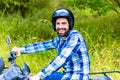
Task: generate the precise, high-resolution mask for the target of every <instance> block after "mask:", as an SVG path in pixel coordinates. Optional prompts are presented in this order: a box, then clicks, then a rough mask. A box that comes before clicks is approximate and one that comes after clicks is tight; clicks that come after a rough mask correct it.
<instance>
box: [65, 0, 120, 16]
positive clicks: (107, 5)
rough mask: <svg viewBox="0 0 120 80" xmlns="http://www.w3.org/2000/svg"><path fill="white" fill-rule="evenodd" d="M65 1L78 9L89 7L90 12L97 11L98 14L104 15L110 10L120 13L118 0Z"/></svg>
mask: <svg viewBox="0 0 120 80" xmlns="http://www.w3.org/2000/svg"><path fill="white" fill-rule="evenodd" d="M66 2H67V3H68V4H69V5H71V6H75V7H78V8H79V9H86V8H90V9H91V12H93V11H97V12H98V14H99V15H105V14H106V13H107V12H108V11H110V10H114V11H116V12H117V13H118V14H120V0H71V1H68V0H67V1H66Z"/></svg>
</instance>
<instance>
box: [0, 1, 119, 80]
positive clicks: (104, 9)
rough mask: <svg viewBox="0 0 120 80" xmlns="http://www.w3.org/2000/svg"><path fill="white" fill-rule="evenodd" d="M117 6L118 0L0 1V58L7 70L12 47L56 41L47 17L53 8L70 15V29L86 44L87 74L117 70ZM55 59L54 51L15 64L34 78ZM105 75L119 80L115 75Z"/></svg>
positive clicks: (38, 54) (40, 53)
mask: <svg viewBox="0 0 120 80" xmlns="http://www.w3.org/2000/svg"><path fill="white" fill-rule="evenodd" d="M119 4H120V1H119V0H54V1H53V0H46V1H44V0H0V52H1V53H0V56H1V57H3V59H4V60H5V64H6V65H7V66H9V65H10V63H9V62H8V61H7V58H8V56H9V52H10V50H11V49H12V48H13V47H14V46H18V47H23V46H25V45H27V44H31V43H35V42H38V41H46V40H49V39H52V38H54V37H56V36H57V35H56V33H55V32H54V31H53V29H52V25H51V16H52V13H53V11H54V10H56V9H57V8H60V7H66V8H68V9H70V10H71V11H72V12H73V13H74V16H75V26H74V29H76V30H78V31H80V33H81V34H82V35H83V37H84V38H85V40H86V43H87V46H88V50H89V55H90V61H91V72H100V71H113V70H120V5H119ZM8 35H10V36H11V42H12V43H11V45H10V50H9V48H8V45H7V42H6V38H7V36H8ZM56 55H57V52H56V50H49V51H44V52H38V53H33V54H30V55H21V56H20V57H18V58H17V60H16V63H17V64H18V65H19V66H21V67H22V64H23V62H26V63H27V64H28V65H29V66H30V69H31V74H36V73H38V72H39V71H40V70H42V69H43V68H44V67H45V66H46V65H48V64H49V62H50V61H51V60H52V59H53V58H55V56H56ZM62 70H63V69H60V70H59V71H62ZM109 75H111V76H112V77H113V79H115V80H119V79H120V74H119V73H113V74H109ZM93 76H95V75H91V77H93Z"/></svg>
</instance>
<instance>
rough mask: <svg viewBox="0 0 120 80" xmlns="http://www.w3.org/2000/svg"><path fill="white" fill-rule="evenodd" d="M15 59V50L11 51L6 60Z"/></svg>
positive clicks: (11, 60) (13, 60)
mask: <svg viewBox="0 0 120 80" xmlns="http://www.w3.org/2000/svg"><path fill="white" fill-rule="evenodd" d="M15 59H16V52H14V51H11V52H10V55H9V57H8V62H15Z"/></svg>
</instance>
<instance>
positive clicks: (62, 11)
mask: <svg viewBox="0 0 120 80" xmlns="http://www.w3.org/2000/svg"><path fill="white" fill-rule="evenodd" d="M61 17H63V18H67V20H68V22H69V29H70V30H72V28H73V26H74V16H73V13H72V12H71V11H70V10H68V9H66V8H59V9H57V10H56V11H55V12H54V13H53V15H52V26H53V29H54V31H56V28H55V26H56V25H55V24H56V19H57V18H61Z"/></svg>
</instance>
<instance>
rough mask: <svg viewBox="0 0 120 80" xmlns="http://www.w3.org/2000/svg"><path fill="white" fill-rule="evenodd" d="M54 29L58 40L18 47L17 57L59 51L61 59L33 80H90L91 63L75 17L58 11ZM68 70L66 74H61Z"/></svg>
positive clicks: (55, 59) (53, 17)
mask: <svg viewBox="0 0 120 80" xmlns="http://www.w3.org/2000/svg"><path fill="white" fill-rule="evenodd" d="M52 26H53V29H54V31H56V32H57V34H58V37H56V38H54V39H51V40H49V41H46V42H37V43H34V44H30V45H27V46H25V47H22V48H17V47H14V48H13V51H15V52H16V54H17V55H20V54H30V53H33V52H38V51H39V52H41V51H44V50H50V49H56V50H57V51H58V55H57V56H56V57H55V58H54V59H53V60H52V61H51V62H50V63H49V64H48V65H47V66H46V67H45V68H43V69H42V70H41V71H40V72H38V74H36V75H35V76H31V77H30V78H29V79H30V80H89V72H90V61H89V55H88V50H87V46H86V43H85V40H84V38H83V37H82V35H81V34H80V33H79V32H78V31H77V30H73V26H74V16H73V13H72V12H71V11H70V10H68V9H66V8H59V9H57V10H56V11H55V12H54V13H53V15H52ZM60 68H64V71H63V72H57V70H59V69H60Z"/></svg>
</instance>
